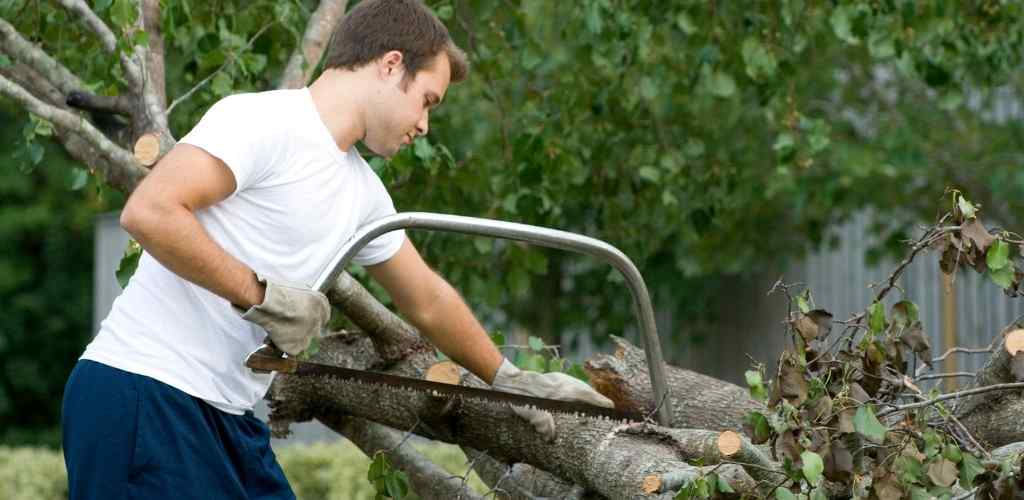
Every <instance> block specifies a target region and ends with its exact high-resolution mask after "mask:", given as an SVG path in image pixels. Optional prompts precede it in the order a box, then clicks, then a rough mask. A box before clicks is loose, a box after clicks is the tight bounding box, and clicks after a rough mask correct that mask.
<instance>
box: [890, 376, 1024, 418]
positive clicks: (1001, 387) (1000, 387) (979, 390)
mask: <svg viewBox="0 0 1024 500" xmlns="http://www.w3.org/2000/svg"><path fill="white" fill-rule="evenodd" d="M1013 389H1024V382H1013V383H1010V384H994V385H987V386H984V387H975V388H974V389H967V390H965V391H957V392H950V393H948V394H943V395H941V396H937V397H934V398H932V399H929V400H926V401H918V402H917V403H909V404H905V405H899V406H896V407H893V408H890V409H888V410H884V411H881V412H879V413H878V418H882V417H884V416H886V415H888V414H890V413H895V412H898V411H906V410H913V409H914V408H923V407H925V406H929V405H933V404H935V403H939V402H942V401H948V400H950V399H957V398H962V397H965V396H974V395H977V394H984V393H986V392H995V391H1008V390H1013Z"/></svg>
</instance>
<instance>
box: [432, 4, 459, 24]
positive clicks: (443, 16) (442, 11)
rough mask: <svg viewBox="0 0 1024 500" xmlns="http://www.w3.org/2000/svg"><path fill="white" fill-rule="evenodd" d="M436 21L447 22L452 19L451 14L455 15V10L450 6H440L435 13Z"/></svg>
mask: <svg viewBox="0 0 1024 500" xmlns="http://www.w3.org/2000/svg"><path fill="white" fill-rule="evenodd" d="M435 12H436V13H437V17H438V19H440V20H442V21H447V20H449V19H451V18H452V14H454V13H455V9H454V8H453V7H452V6H451V5H442V6H440V7H438V8H437V10H436V11H435Z"/></svg>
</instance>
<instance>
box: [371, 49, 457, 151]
mask: <svg viewBox="0 0 1024 500" xmlns="http://www.w3.org/2000/svg"><path fill="white" fill-rule="evenodd" d="M384 64H388V63H387V60H386V59H385V63H384ZM405 74H406V73H405V66H404V65H401V64H399V65H398V66H396V67H395V68H394V69H393V70H392V71H391V72H390V73H385V77H384V80H383V82H382V86H381V91H380V93H379V94H378V96H377V99H375V100H374V102H373V103H372V105H371V106H370V108H369V109H368V111H367V117H366V136H365V137H364V138H363V143H364V144H365V145H366V147H367V148H369V149H370V150H371V151H373V152H374V153H376V154H378V155H381V156H384V157H388V158H389V157H391V156H393V155H394V154H395V153H397V152H398V150H399V149H401V148H402V147H403V146H405V145H408V144H411V143H412V141H413V139H415V138H416V136H420V135H426V133H427V130H428V128H429V125H428V122H429V115H430V110H431V109H433V108H434V107H435V106H437V105H438V104H440V103H441V100H442V99H444V94H445V92H446V91H447V90H448V83H449V79H450V75H451V69H450V67H449V63H448V56H447V55H445V54H444V53H443V52H442V53H440V54H438V55H437V56H435V57H434V60H433V61H432V62H431V64H429V65H428V66H427V67H426V68H423V69H421V70H420V71H419V72H417V73H416V77H415V78H413V79H412V80H407V81H403V79H404V78H405Z"/></svg>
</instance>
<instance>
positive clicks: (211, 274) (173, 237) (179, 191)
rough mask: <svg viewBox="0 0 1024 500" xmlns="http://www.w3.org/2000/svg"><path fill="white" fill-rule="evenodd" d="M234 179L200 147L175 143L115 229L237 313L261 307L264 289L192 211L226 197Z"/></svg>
mask: <svg viewBox="0 0 1024 500" xmlns="http://www.w3.org/2000/svg"><path fill="white" fill-rule="evenodd" d="M234 190H235V177H234V175H233V174H232V173H231V170H230V169H228V167H227V166H226V165H225V164H224V163H223V162H222V161H220V160H219V159H218V158H216V157H214V156H213V155H211V154H209V153H207V152H206V151H204V150H202V149H201V148H198V147H195V146H192V145H189V144H178V145H176V146H174V148H172V149H171V151H170V152H168V153H167V155H165V156H164V157H163V158H162V159H161V160H160V162H159V163H157V165H156V167H154V168H153V171H152V172H150V173H149V175H147V176H146V178H145V179H143V181H142V182H141V183H140V184H139V186H138V187H137V188H136V189H135V192H133V193H132V195H131V197H130V198H129V199H128V202H127V203H126V204H125V207H124V210H122V212H121V227H123V228H124V229H125V230H126V231H128V233H129V234H131V235H132V237H133V238H135V240H136V241H138V242H139V244H140V245H142V248H144V249H146V251H147V252H149V254H150V255H152V256H153V257H154V258H155V259H156V260H157V261H159V262H160V263H161V264H163V265H164V267H166V268H168V269H170V270H171V271H173V272H174V273H175V274H177V275H179V276H181V277H183V278H185V279H187V280H189V281H191V282H193V283H195V284H197V285H199V286H201V287H203V288H205V289H207V290H209V291H211V292H213V293H215V294H217V295H219V296H221V297H224V298H225V299H227V300H229V301H231V303H232V304H235V305H237V306H239V307H241V308H243V309H248V308H249V307H251V306H253V305H255V304H260V303H262V302H263V296H264V286H263V285H262V284H261V283H260V282H259V281H257V279H256V274H255V273H254V272H253V271H252V269H250V268H249V267H248V266H246V265H245V264H243V263H242V262H241V261H239V260H238V259H236V258H235V257H233V256H231V255H230V254H228V253H227V252H226V251H224V249H223V248H221V247H220V245H218V244H217V243H216V242H215V241H213V239H211V238H210V235H209V234H207V232H206V230H205V229H204V228H203V226H202V225H200V224H199V221H198V220H197V219H196V217H195V215H194V213H193V212H195V211H196V210H199V209H202V208H205V207H208V206H210V205H213V204H214V203H217V202H218V201H221V200H223V199H225V198H227V197H228V196H229V195H231V193H233V192H234Z"/></svg>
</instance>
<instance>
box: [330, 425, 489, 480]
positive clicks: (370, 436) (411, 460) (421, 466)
mask: <svg viewBox="0 0 1024 500" xmlns="http://www.w3.org/2000/svg"><path fill="white" fill-rule="evenodd" d="M328 420H331V419H328ZM325 424H326V425H328V426H329V427H330V428H332V429H334V430H336V431H338V432H340V433H341V434H342V435H344V436H345V437H347V438H348V439H350V440H351V441H352V443H353V444H355V445H356V446H357V447H359V449H360V450H362V451H363V453H365V454H366V456H368V457H373V455H374V454H376V453H377V452H378V451H380V452H383V453H384V456H386V457H387V459H388V461H389V462H391V464H393V465H394V466H395V467H397V468H399V469H402V470H403V471H405V473H406V474H408V475H409V482H410V483H412V490H413V491H415V492H416V493H417V494H418V495H419V496H421V497H425V498H461V499H465V500H482V497H481V496H480V495H478V494H477V493H476V492H475V491H473V488H470V487H469V484H468V483H467V482H466V481H465V480H463V479H462V478H460V477H458V476H453V475H451V474H449V473H448V472H447V471H445V470H444V469H442V468H440V467H438V466H437V464H435V463H434V462H431V461H430V459H429V458H427V457H424V456H423V455H422V454H421V453H420V452H418V451H416V450H415V449H413V448H412V447H411V446H408V445H405V444H404V438H403V435H402V433H401V432H399V431H397V430H395V429H392V428H390V427H386V426H383V425H380V424H376V423H373V422H370V421H368V420H363V419H357V418H352V417H344V416H340V415H338V416H337V417H336V418H335V419H333V421H329V422H325Z"/></svg>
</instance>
